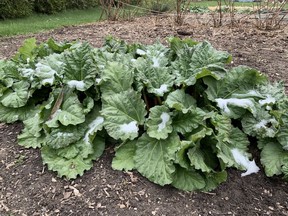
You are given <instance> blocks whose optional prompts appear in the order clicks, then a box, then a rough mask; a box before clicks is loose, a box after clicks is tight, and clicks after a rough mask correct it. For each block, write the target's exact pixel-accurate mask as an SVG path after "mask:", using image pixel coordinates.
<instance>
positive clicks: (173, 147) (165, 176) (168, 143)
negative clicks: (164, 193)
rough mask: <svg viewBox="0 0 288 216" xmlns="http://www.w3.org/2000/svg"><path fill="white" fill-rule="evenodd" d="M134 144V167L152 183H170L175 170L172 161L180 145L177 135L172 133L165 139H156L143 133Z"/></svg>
mask: <svg viewBox="0 0 288 216" xmlns="http://www.w3.org/2000/svg"><path fill="white" fill-rule="evenodd" d="M136 146H137V149H136V154H135V157H134V160H135V168H136V169H137V170H138V171H139V172H140V173H141V174H142V175H143V176H145V177H146V178H148V179H149V180H150V181H152V182H154V183H157V184H159V185H165V184H170V183H172V181H173V173H174V172H175V166H174V164H173V161H174V160H175V153H176V151H177V149H178V148H179V146H180V139H179V137H178V135H177V134H175V133H173V134H170V135H169V137H168V138H167V139H165V140H157V139H154V138H151V137H149V136H148V135H147V134H143V135H142V136H141V137H140V138H139V139H138V141H137V144H136Z"/></svg>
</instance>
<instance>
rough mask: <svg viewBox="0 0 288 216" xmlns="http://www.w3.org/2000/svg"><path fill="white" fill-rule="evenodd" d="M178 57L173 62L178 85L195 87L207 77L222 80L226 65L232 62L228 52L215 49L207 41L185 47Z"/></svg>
mask: <svg viewBox="0 0 288 216" xmlns="http://www.w3.org/2000/svg"><path fill="white" fill-rule="evenodd" d="M177 55H178V58H177V61H175V62H173V68H174V70H175V71H176V73H177V80H176V84H177V85H181V84H184V85H187V86H189V85H194V84H195V83H196V81H197V79H200V78H202V77H206V76H212V77H213V78H215V79H220V78H221V77H223V76H224V75H225V74H226V70H225V68H224V67H223V66H224V64H225V63H229V62H230V61H231V56H230V55H229V54H228V53H227V52H222V51H218V50H216V49H214V48H213V47H212V46H211V44H210V43H208V42H206V41H205V42H202V43H198V44H197V45H195V46H192V47H188V46H185V47H183V49H182V50H181V51H178V53H177Z"/></svg>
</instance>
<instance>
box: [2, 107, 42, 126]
mask: <svg viewBox="0 0 288 216" xmlns="http://www.w3.org/2000/svg"><path fill="white" fill-rule="evenodd" d="M37 112H38V110H37V109H35V106H34V104H30V103H29V104H27V105H26V106H23V107H19V108H11V107H5V106H3V105H1V104H0V121H1V122H6V123H13V122H16V121H18V120H21V121H24V120H26V119H28V118H29V117H32V116H34V115H35V114H36V113H37Z"/></svg>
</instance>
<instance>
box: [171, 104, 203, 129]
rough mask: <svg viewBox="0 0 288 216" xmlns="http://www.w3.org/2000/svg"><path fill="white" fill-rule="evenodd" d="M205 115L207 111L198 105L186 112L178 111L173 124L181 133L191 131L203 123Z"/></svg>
mask: <svg viewBox="0 0 288 216" xmlns="http://www.w3.org/2000/svg"><path fill="white" fill-rule="evenodd" d="M205 117H206V113H205V112H204V111H203V110H201V109H200V108H198V107H197V108H195V109H191V110H189V112H188V113H186V114H183V113H180V112H178V113H176V115H175V116H174V117H173V123H172V126H173V129H174V130H175V131H177V132H179V133H181V134H185V133H190V132H191V131H192V130H193V129H196V128H197V127H198V126H199V125H202V124H203V121H204V119H205Z"/></svg>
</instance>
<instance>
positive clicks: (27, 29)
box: [0, 8, 101, 37]
mask: <svg viewBox="0 0 288 216" xmlns="http://www.w3.org/2000/svg"><path fill="white" fill-rule="evenodd" d="M100 15H101V9H100V8H92V9H87V10H67V11H63V12H61V13H57V14H53V15H45V14H33V15H32V16H29V17H26V18H21V19H9V20H0V37H3V36H12V35H18V34H29V33H35V32H41V31H45V30H50V29H55V28H59V27H61V26H69V25H78V24H83V23H92V22H96V21H98V20H99V18H100Z"/></svg>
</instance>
